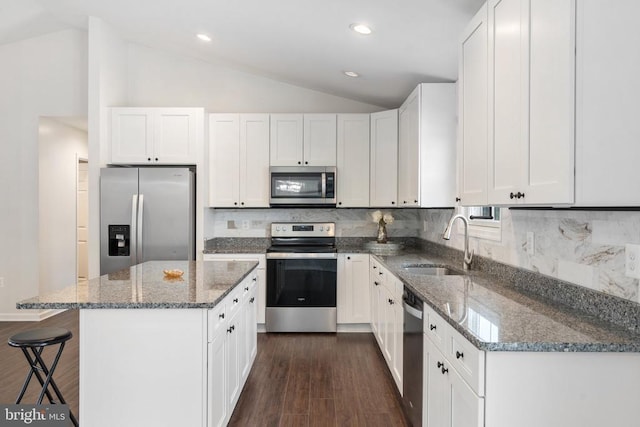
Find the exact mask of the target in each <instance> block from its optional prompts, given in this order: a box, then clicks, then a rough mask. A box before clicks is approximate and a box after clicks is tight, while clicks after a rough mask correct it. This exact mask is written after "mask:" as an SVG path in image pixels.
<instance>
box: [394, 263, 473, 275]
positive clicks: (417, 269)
mask: <svg viewBox="0 0 640 427" xmlns="http://www.w3.org/2000/svg"><path fill="white" fill-rule="evenodd" d="M402 269H403V270H404V271H405V272H407V273H409V274H420V275H425V276H453V275H461V274H464V273H461V272H459V271H456V270H452V269H450V268H449V267H444V266H441V265H433V264H409V265H405V266H403V267H402Z"/></svg>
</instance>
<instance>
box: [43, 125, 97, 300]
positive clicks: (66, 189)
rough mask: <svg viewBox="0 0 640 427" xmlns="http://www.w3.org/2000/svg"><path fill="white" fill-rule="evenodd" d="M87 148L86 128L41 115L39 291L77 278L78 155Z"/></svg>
mask: <svg viewBox="0 0 640 427" xmlns="http://www.w3.org/2000/svg"><path fill="white" fill-rule="evenodd" d="M87 149H88V146H87V132H85V131H82V130H79V129H76V128H73V127H70V126H67V125H65V124H63V123H61V122H59V121H58V120H56V119H55V118H52V117H42V118H40V126H39V168H38V169H39V176H38V182H39V184H38V187H39V206H38V212H39V214H40V220H39V242H38V243H39V245H38V263H39V271H40V289H39V291H40V293H46V292H51V291H54V290H58V289H62V288H64V287H66V286H69V285H70V284H73V283H75V281H76V245H77V238H76V223H77V222H76V221H77V220H76V217H77V215H76V199H77V182H78V179H77V167H78V163H77V159H78V158H85V159H86V158H87V156H88V150H87Z"/></svg>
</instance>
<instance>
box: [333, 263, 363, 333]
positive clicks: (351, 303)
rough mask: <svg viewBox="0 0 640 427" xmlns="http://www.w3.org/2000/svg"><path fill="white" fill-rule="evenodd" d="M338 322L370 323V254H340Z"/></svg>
mask: <svg viewBox="0 0 640 427" xmlns="http://www.w3.org/2000/svg"><path fill="white" fill-rule="evenodd" d="M337 285H338V292H337V301H336V310H337V315H338V324H345V323H369V322H370V321H371V304H370V302H369V254H338V278H337Z"/></svg>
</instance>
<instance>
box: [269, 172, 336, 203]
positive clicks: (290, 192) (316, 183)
mask: <svg viewBox="0 0 640 427" xmlns="http://www.w3.org/2000/svg"><path fill="white" fill-rule="evenodd" d="M269 174H270V181H271V196H270V198H269V204H270V205H271V206H283V205H284V206H287V205H289V206H291V205H301V206H304V205H309V206H335V205H336V168H335V167H331V166H327V167H318V166H272V167H271V168H269Z"/></svg>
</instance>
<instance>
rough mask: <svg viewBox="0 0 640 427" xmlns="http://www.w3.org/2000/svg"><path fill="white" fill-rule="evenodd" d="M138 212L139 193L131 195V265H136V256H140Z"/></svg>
mask: <svg viewBox="0 0 640 427" xmlns="http://www.w3.org/2000/svg"><path fill="white" fill-rule="evenodd" d="M137 213H138V195H137V194H134V195H133V196H131V236H130V237H129V241H130V245H131V248H130V250H129V258H131V265H136V264H137V262H136V257H137V256H138V241H137V240H136V235H137V229H138V227H137V226H136V224H137V223H136V215H137Z"/></svg>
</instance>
